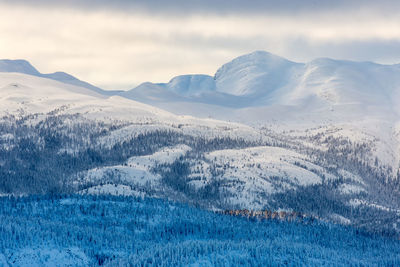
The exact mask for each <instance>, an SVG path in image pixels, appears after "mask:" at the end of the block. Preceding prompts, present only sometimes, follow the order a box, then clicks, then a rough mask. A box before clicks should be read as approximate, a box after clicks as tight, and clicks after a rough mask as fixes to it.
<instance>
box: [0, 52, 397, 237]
mask: <svg viewBox="0 0 400 267" xmlns="http://www.w3.org/2000/svg"><path fill="white" fill-rule="evenodd" d="M0 62H1V64H0V70H1V71H0V118H1V119H0V166H1V168H0V177H1V179H0V180H1V183H0V194H2V195H7V194H17V195H18V194H31V193H32V194H37V193H49V192H51V193H54V192H63V193H65V192H67V193H71V192H72V193H80V194H103V193H109V194H126V195H145V196H152V197H159V198H167V199H173V200H178V201H182V202H188V203H193V204H196V205H199V206H202V207H205V208H208V209H226V208H249V209H263V208H268V209H271V210H279V209H284V210H293V211H299V212H303V213H307V214H313V215H315V216H318V217H320V218H322V219H325V220H330V221H335V222H340V223H345V224H352V225H356V226H363V227H365V228H368V229H369V230H372V231H389V232H391V233H392V232H398V231H399V229H398V227H397V223H400V222H399V221H398V217H399V214H400V202H399V199H400V198H399V197H400V193H399V191H400V182H399V181H400V179H399V174H398V173H399V171H398V166H399V158H400V157H399V155H400V153H399V136H400V127H399V124H398V111H399V109H398V107H399V104H400V99H399V85H400V78H399V77H400V75H399V72H400V68H399V66H398V65H392V66H387V65H378V64H374V63H359V62H348V61H335V60H330V59H318V60H314V61H312V62H310V63H307V64H302V63H293V62H291V61H288V60H285V59H283V58H280V57H277V56H274V55H271V54H269V53H266V52H255V53H252V54H249V55H245V56H242V57H239V58H237V59H235V60H233V61H232V62H230V63H227V64H225V65H224V66H222V67H221V68H220V69H219V70H218V71H217V73H216V75H215V76H214V77H211V76H207V75H184V76H178V77H176V78H173V79H172V80H171V81H170V82H169V83H166V84H152V83H144V84H142V85H140V86H139V87H137V88H135V89H133V90H130V91H128V92H124V93H115V92H113V93H110V94H114V95H112V96H110V95H107V94H105V93H104V92H103V91H99V90H97V89H93V88H91V87H87V86H83V85H84V84H80V83H75V84H71V82H68V79H63V78H62V77H63V75H56V74H53V75H50V76H52V77H53V78H50V79H49V75H43V74H40V73H39V72H38V71H36V70H35V69H34V68H33V67H32V66H31V65H30V64H29V63H27V62H26V61H17V62H15V61H11V62H10V61H0ZM66 77H69V76H66ZM55 78H57V79H56V80H55ZM141 102H144V103H141ZM148 104H151V105H148ZM165 110H167V111H165ZM189 115H191V116H189ZM209 117H212V118H209ZM378 215H379V216H378ZM371 218H374V219H371ZM378 218H385V220H384V222H382V220H381V219H379V220H378Z"/></svg>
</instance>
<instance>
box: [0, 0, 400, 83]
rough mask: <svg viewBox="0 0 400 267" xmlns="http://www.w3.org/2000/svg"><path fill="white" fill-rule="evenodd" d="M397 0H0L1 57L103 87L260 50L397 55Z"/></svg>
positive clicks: (161, 77)
mask: <svg viewBox="0 0 400 267" xmlns="http://www.w3.org/2000/svg"><path fill="white" fill-rule="evenodd" d="M399 10H400V1H397V0H396V1H390V0H380V1H376V0H374V1H371V0H359V1H358V0H353V1H352V0H337V1H331V0H330V1H327V0H318V1H317V0H302V1H299V0H280V1H270V0H263V1H261V0H229V1H221V0H202V1H200V0H170V1H161V0H140V1H135V0H65V1H62V0H61V1H55V0H0V14H1V16H0V58H4V59H26V60H28V61H30V62H31V64H32V65H34V66H35V67H36V68H37V69H38V70H39V71H41V72H42V73H49V72H55V71H65V72H67V73H70V74H72V75H74V76H76V77H78V78H79V79H81V80H84V81H87V82H90V83H92V84H94V85H96V86H99V87H102V88H104V89H124V90H127V89H131V88H133V87H135V86H137V85H139V84H140V83H142V82H147V81H151V82H168V81H169V80H170V79H171V78H173V77H174V76H177V75H181V74H194V73H198V74H209V75H214V73H215V72H216V70H217V69H218V68H219V67H220V66H221V65H223V64H224V63H227V62H229V61H230V60H232V59H233V58H235V57H238V56H240V55H243V54H246V53H250V52H253V51H255V50H265V51H268V52H271V53H273V54H276V55H279V56H282V57H285V58H287V59H289V60H292V61H296V62H307V61H311V60H313V59H315V58H318V57H330V58H335V59H349V60H356V61H374V62H378V63H382V64H395V63H400V12H399Z"/></svg>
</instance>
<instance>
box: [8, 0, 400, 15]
mask: <svg viewBox="0 0 400 267" xmlns="http://www.w3.org/2000/svg"><path fill="white" fill-rule="evenodd" d="M1 2H3V3H8V4H14V5H31V6H38V5H41V6H45V7H68V8H76V9H85V10H86V11H88V10H89V11H90V10H96V9H107V10H110V9H114V10H120V11H121V10H122V11H126V12H132V11H146V12H149V13H162V14H165V13H172V14H181V15H182V14H183V15H188V14H204V13H207V14H210V13H213V14H279V15H282V14H298V13H299V12H300V13H307V14H310V13H313V12H324V11H332V10H335V11H342V12H343V11H350V12H352V11H354V10H360V9H361V10H362V9H370V10H374V11H375V12H377V11H380V12H385V13H393V14H396V13H397V12H396V11H397V10H398V8H399V7H400V3H399V1H397V0H380V1H376V0H336V1H332V0H318V1H317V0H302V1H298V0H280V1H276V0H248V1H243V0H229V1H227V0H190V1H187V0H169V1H164V0H96V1H93V0H68V1H66V0H63V1H54V0H1ZM396 9H397V10H396Z"/></svg>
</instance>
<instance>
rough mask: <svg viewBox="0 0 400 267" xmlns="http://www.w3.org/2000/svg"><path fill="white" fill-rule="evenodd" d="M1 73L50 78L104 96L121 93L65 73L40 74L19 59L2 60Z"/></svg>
mask: <svg viewBox="0 0 400 267" xmlns="http://www.w3.org/2000/svg"><path fill="white" fill-rule="evenodd" d="M0 72H17V73H23V74H28V75H33V76H37V77H42V78H48V79H52V80H56V81H59V82H63V83H67V84H72V85H76V86H79V87H84V88H87V89H90V90H93V91H95V92H97V93H100V94H104V95H114V94H117V93H119V92H120V91H106V90H103V89H101V88H99V87H96V86H94V85H91V84H90V83H87V82H84V81H81V80H79V79H77V78H75V77H74V76H72V75H70V74H68V73H65V72H60V71H58V72H54V73H48V74H43V73H40V72H39V71H38V70H37V69H36V68H35V67H33V66H32V65H31V64H30V63H29V62H28V61H26V60H21V59H19V60H10V59H2V60H0Z"/></svg>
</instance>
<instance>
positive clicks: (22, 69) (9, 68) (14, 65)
mask: <svg viewBox="0 0 400 267" xmlns="http://www.w3.org/2000/svg"><path fill="white" fill-rule="evenodd" d="M0 72H18V73H24V74H29V75H40V73H39V72H38V71H37V70H36V69H35V68H34V67H33V66H32V65H31V63H29V62H28V61H26V60H23V59H16V60H12V59H2V60H0Z"/></svg>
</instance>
